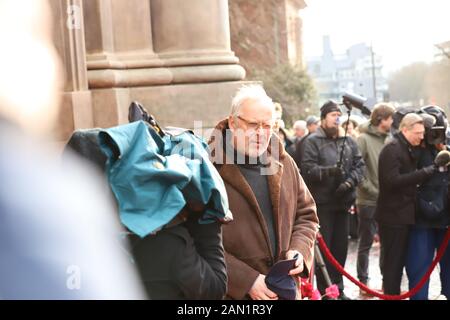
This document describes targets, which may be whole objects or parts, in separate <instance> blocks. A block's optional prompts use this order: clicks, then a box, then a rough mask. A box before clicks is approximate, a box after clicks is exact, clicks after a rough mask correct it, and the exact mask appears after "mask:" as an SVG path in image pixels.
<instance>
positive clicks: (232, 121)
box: [228, 116, 236, 132]
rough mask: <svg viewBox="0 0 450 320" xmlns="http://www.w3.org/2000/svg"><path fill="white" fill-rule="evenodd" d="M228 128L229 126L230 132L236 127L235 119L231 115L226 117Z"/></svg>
mask: <svg viewBox="0 0 450 320" xmlns="http://www.w3.org/2000/svg"><path fill="white" fill-rule="evenodd" d="M228 128H230V131H231V132H234V130H235V128H236V119H235V118H234V117H233V116H229V117H228Z"/></svg>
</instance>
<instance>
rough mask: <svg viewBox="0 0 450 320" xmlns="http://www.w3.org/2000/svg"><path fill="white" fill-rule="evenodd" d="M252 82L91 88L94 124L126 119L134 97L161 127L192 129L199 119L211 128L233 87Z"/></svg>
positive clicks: (224, 111)
mask: <svg viewBox="0 0 450 320" xmlns="http://www.w3.org/2000/svg"><path fill="white" fill-rule="evenodd" d="M250 83H253V82H246V81H231V82H214V83H196V84H179V85H162V86H151V87H131V88H113V89H93V90H91V91H92V101H93V110H94V126H95V127H102V128H107V127H112V126H115V125H118V124H124V123H127V122H128V106H129V105H130V103H131V102H132V101H134V100H136V101H139V102H140V103H142V104H143V105H144V106H145V107H146V108H147V110H148V111H149V113H151V114H153V115H154V116H155V118H156V120H157V121H158V122H159V123H160V124H161V126H163V127H165V126H175V127H185V128H194V122H195V121H202V127H203V128H211V127H213V126H215V124H216V123H217V122H218V121H219V120H221V119H223V118H225V117H227V116H228V114H229V112H230V108H231V99H232V97H233V96H234V94H235V92H236V90H237V89H238V88H239V87H240V86H242V85H244V84H250Z"/></svg>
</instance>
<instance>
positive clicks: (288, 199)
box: [209, 120, 318, 299]
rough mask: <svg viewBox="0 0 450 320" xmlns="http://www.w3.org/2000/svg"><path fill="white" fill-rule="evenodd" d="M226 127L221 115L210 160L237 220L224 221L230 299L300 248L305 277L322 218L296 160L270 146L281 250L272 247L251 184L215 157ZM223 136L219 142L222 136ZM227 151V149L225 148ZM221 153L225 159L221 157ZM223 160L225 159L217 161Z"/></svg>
mask: <svg viewBox="0 0 450 320" xmlns="http://www.w3.org/2000/svg"><path fill="white" fill-rule="evenodd" d="M227 128H228V121H227V120H223V121H221V122H220V123H219V124H218V125H217V126H216V129H215V130H216V131H215V132H216V134H213V138H212V139H211V140H210V142H209V145H210V148H211V150H212V153H211V154H212V161H213V162H214V163H215V164H216V167H217V169H218V171H219V174H220V176H221V177H222V179H223V180H224V182H225V187H226V190H227V195H228V200H229V205H230V210H231V212H232V213H233V221H232V222H231V223H229V224H226V225H224V226H223V244H224V248H225V260H226V263H227V272H228V292H227V296H228V297H229V298H232V299H247V298H249V296H248V292H249V290H250V289H251V287H252V285H253V283H254V282H255V280H256V278H257V277H258V275H259V274H263V275H266V274H267V273H268V271H269V270H270V268H271V267H272V265H273V264H274V263H275V262H276V261H278V260H282V259H285V258H286V252H287V251H288V250H291V249H292V250H298V251H299V252H300V253H301V254H302V255H303V258H304V267H305V270H304V272H303V273H302V276H307V275H308V274H309V271H310V269H311V266H312V263H313V250H314V241H315V238H316V233H317V231H318V218H317V213H316V204H315V202H314V200H313V198H312V196H311V194H310V192H309V191H308V188H307V187H306V184H305V182H304V181H303V178H302V177H301V175H300V174H299V170H298V168H297V166H296V164H295V162H294V160H293V159H292V158H291V157H290V156H289V155H288V154H287V153H286V152H285V150H284V148H283V147H282V146H281V144H280V143H279V141H278V138H277V137H276V136H275V135H272V138H271V139H276V140H277V141H278V142H276V143H277V144H279V148H277V149H278V154H277V157H274V156H273V155H272V153H271V148H269V149H268V159H269V163H270V168H271V169H274V170H273V174H270V175H268V185H269V192H270V197H271V201H272V206H273V214H274V222H275V230H276V231H275V232H276V237H277V244H278V247H277V250H276V252H272V249H271V246H270V240H269V233H268V228H267V224H266V222H265V220H264V217H263V214H262V212H261V209H260V208H259V205H258V203H257V200H256V197H255V195H254V193H253V191H252V190H251V188H250V186H249V184H248V183H247V181H246V180H245V178H244V176H243V175H242V174H241V172H240V170H239V168H238V166H237V165H236V164H233V163H228V162H229V161H224V160H225V159H224V158H225V155H224V156H223V157H224V158H221V156H219V157H218V158H217V157H214V156H215V154H217V151H218V150H221V151H222V150H223V143H224V140H223V139H222V140H221V139H218V136H220V134H217V132H222V133H223V132H224V130H226V129H227ZM219 140H221V141H219ZM223 154H225V152H223ZM219 158H221V159H222V161H217V159H219ZM218 162H221V163H218Z"/></svg>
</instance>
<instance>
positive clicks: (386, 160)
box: [375, 113, 436, 295]
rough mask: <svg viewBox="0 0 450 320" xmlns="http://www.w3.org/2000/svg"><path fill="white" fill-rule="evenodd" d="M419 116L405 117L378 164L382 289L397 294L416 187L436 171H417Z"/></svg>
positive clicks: (422, 129) (421, 131) (420, 135)
mask: <svg viewBox="0 0 450 320" xmlns="http://www.w3.org/2000/svg"><path fill="white" fill-rule="evenodd" d="M424 133H425V127H424V122H423V119H422V117H420V116H419V115H417V114H415V113H409V114H407V115H406V116H405V117H404V118H403V120H402V121H401V123H400V132H398V133H397V134H395V135H394V138H393V139H392V140H391V141H390V142H389V143H388V144H387V145H386V146H385V147H384V148H383V149H382V150H381V153H380V157H379V161H378V172H379V173H378V174H379V176H378V179H379V185H380V193H379V196H378V200H377V209H376V213H375V219H376V221H377V222H378V224H379V230H380V241H381V257H380V258H381V261H382V265H381V267H382V272H383V287H384V292H385V293H386V294H392V295H397V294H400V283H401V279H402V274H403V267H404V266H405V262H406V253H407V245H408V236H409V230H410V226H411V225H413V224H414V223H415V204H416V194H417V185H419V184H421V183H423V182H424V181H426V180H427V179H428V178H430V177H431V175H432V174H433V173H434V172H435V170H436V168H435V166H434V165H431V166H427V167H425V168H422V169H420V170H417V169H416V168H417V159H416V147H418V146H419V145H420V143H421V141H422V140H423V137H424Z"/></svg>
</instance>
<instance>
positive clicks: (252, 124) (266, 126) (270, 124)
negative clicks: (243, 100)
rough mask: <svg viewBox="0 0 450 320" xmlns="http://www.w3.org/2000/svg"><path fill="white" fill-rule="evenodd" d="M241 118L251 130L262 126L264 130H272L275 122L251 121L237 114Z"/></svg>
mask: <svg viewBox="0 0 450 320" xmlns="http://www.w3.org/2000/svg"><path fill="white" fill-rule="evenodd" d="M237 118H238V119H239V120H242V121H244V122H245V125H246V126H247V129H251V130H258V129H259V128H260V127H261V128H262V129H264V130H270V129H272V128H273V125H274V122H273V121H269V122H256V121H250V120H247V119H245V118H242V117H241V116H237Z"/></svg>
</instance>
